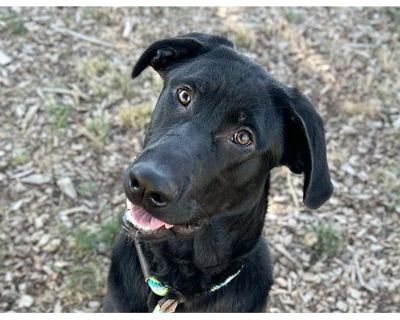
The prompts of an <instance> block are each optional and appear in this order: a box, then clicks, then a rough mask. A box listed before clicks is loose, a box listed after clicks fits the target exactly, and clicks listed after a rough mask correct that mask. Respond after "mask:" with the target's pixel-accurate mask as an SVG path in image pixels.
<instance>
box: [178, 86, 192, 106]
mask: <svg viewBox="0 0 400 320" xmlns="http://www.w3.org/2000/svg"><path fill="white" fill-rule="evenodd" d="M177 95H178V100H179V102H180V103H181V104H182V105H183V106H185V107H186V106H187V105H189V103H190V101H192V94H191V92H190V91H189V90H188V89H187V88H179V89H178V91H177Z"/></svg>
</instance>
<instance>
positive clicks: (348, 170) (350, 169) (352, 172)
mask: <svg viewBox="0 0 400 320" xmlns="http://www.w3.org/2000/svg"><path fill="white" fill-rule="evenodd" d="M341 170H342V171H344V172H346V173H348V174H349V175H352V176H354V175H355V174H356V171H355V170H354V168H353V167H352V166H351V165H350V164H348V163H345V164H343V165H342V167H341Z"/></svg>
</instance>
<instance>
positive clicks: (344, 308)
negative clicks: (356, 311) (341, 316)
mask: <svg viewBox="0 0 400 320" xmlns="http://www.w3.org/2000/svg"><path fill="white" fill-rule="evenodd" d="M336 308H337V309H338V310H340V311H342V312H346V311H347V304H346V303H345V302H344V301H341V300H339V301H338V302H337V303H336Z"/></svg>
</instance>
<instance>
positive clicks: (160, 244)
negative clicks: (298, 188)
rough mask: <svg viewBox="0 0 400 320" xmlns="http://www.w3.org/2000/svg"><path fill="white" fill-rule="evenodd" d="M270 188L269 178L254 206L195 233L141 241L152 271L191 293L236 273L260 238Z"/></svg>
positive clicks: (219, 218)
mask: <svg viewBox="0 0 400 320" xmlns="http://www.w3.org/2000/svg"><path fill="white" fill-rule="evenodd" d="M268 189H269V181H268V180H267V182H266V185H265V188H264V192H263V194H262V195H261V196H260V198H259V200H258V201H255V202H253V206H252V207H249V206H247V210H244V211H243V212H239V213H235V214H233V215H232V214H218V215H215V216H213V217H212V218H211V219H210V221H209V222H208V223H207V224H206V225H204V226H203V227H202V228H201V229H200V230H197V231H195V232H193V233H192V234H189V235H185V236H179V237H176V238H170V239H166V240H160V241H157V242H142V245H143V251H144V254H145V256H146V259H147V262H148V265H149V269H150V271H151V273H152V274H153V275H155V276H156V277H157V278H158V279H160V280H161V281H162V282H163V283H165V284H168V285H170V286H172V287H174V288H175V289H176V290H178V291H180V292H181V293H183V294H184V295H186V296H191V295H194V294H198V293H202V292H206V291H208V290H209V288H210V287H211V286H213V285H215V284H218V283H220V282H222V281H224V280H225V279H226V278H227V277H228V276H229V275H232V274H234V273H235V272H237V270H239V269H240V268H241V266H242V265H244V264H245V263H246V260H247V258H248V256H249V255H250V254H251V252H252V250H253V249H254V247H255V246H256V244H257V242H258V241H259V239H260V237H261V233H262V228H263V224H264V218H265V214H266V209H267V201H268V200H267V196H268ZM249 208H250V209H249Z"/></svg>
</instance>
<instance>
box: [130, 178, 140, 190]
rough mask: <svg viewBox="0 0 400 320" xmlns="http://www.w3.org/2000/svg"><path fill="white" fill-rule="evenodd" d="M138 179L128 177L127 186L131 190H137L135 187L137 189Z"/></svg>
mask: <svg viewBox="0 0 400 320" xmlns="http://www.w3.org/2000/svg"><path fill="white" fill-rule="evenodd" d="M139 186H140V185H139V181H138V180H137V179H136V178H131V179H129V187H130V188H131V189H132V190H137V189H139Z"/></svg>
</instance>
